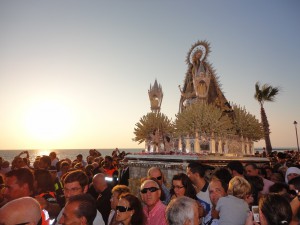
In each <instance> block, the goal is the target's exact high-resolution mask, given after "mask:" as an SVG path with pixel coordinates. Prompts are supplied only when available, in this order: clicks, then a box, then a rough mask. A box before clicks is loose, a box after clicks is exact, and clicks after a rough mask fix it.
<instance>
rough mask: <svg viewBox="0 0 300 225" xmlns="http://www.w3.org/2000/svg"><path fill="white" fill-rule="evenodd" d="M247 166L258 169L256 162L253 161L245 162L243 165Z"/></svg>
mask: <svg viewBox="0 0 300 225" xmlns="http://www.w3.org/2000/svg"><path fill="white" fill-rule="evenodd" d="M247 166H252V168H253V169H255V170H257V169H259V168H258V166H257V165H256V163H253V162H250V163H247V164H246V165H245V167H247Z"/></svg>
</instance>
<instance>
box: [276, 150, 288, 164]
mask: <svg viewBox="0 0 300 225" xmlns="http://www.w3.org/2000/svg"><path fill="white" fill-rule="evenodd" d="M276 159H277V162H278V163H280V164H284V163H285V161H286V154H285V153H284V152H278V153H277V155H276Z"/></svg>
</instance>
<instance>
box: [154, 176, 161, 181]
mask: <svg viewBox="0 0 300 225" xmlns="http://www.w3.org/2000/svg"><path fill="white" fill-rule="evenodd" d="M154 178H155V179H157V180H161V179H162V176H159V177H154Z"/></svg>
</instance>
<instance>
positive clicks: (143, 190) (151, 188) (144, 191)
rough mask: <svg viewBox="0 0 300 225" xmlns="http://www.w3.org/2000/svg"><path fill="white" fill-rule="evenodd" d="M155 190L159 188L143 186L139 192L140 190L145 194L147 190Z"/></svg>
mask: <svg viewBox="0 0 300 225" xmlns="http://www.w3.org/2000/svg"><path fill="white" fill-rule="evenodd" d="M157 190H159V189H158V188H157V187H149V188H143V189H142V190H141V192H142V193H143V194H146V193H147V191H150V192H156V191H157Z"/></svg>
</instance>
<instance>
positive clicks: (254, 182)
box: [245, 176, 264, 205]
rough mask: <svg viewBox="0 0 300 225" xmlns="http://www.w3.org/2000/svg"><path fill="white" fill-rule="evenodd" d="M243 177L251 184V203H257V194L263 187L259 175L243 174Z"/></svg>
mask: <svg viewBox="0 0 300 225" xmlns="http://www.w3.org/2000/svg"><path fill="white" fill-rule="evenodd" d="M245 179H246V180H247V181H248V182H249V183H250V185H251V193H252V197H253V200H254V201H253V205H257V204H258V194H259V192H261V191H262V190H263V188H264V181H263V179H262V178H261V177H260V176H245Z"/></svg>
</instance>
